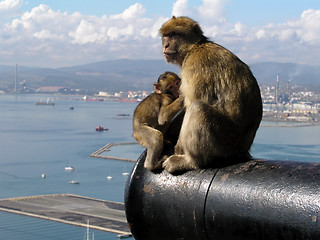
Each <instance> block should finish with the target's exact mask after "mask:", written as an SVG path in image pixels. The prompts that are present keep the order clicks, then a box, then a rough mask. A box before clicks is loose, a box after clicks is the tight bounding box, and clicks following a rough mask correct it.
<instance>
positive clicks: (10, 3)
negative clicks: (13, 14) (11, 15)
mask: <svg viewBox="0 0 320 240" xmlns="http://www.w3.org/2000/svg"><path fill="white" fill-rule="evenodd" d="M21 5H22V0H3V1H0V12H5V11H12V10H16V9H19V8H20V6H21Z"/></svg>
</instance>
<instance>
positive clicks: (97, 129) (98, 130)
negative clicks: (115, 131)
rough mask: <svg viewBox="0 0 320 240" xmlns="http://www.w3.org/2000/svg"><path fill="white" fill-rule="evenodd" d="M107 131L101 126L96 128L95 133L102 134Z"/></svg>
mask: <svg viewBox="0 0 320 240" xmlns="http://www.w3.org/2000/svg"><path fill="white" fill-rule="evenodd" d="M108 130H109V129H108V128H104V127H101V126H98V127H96V131H97V132H103V131H108Z"/></svg>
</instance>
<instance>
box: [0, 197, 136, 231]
mask: <svg viewBox="0 0 320 240" xmlns="http://www.w3.org/2000/svg"><path fill="white" fill-rule="evenodd" d="M0 211H6V212H10V213H16V214H22V215H26V216H30V217H37V218H42V219H46V220H51V221H56V222H61V223H67V224H71V225H76V226H81V227H87V221H88V220H89V221H90V228H92V229H97V230H101V231H106V232H111V233H115V234H119V236H122V235H123V236H125V235H130V234H131V233H130V231H129V228H128V224H127V219H126V216H125V211H124V204H123V203H118V202H111V201H106V200H100V199H95V198H89V197H83V196H78V195H73V194H53V195H40V196H31V197H18V198H9V199H0Z"/></svg>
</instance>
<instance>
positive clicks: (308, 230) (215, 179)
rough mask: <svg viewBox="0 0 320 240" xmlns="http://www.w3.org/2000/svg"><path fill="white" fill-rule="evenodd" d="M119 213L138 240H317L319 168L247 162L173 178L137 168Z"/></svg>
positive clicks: (319, 236) (140, 161)
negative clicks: (121, 213)
mask: <svg viewBox="0 0 320 240" xmlns="http://www.w3.org/2000/svg"><path fill="white" fill-rule="evenodd" d="M145 154H146V152H144V153H143V154H142V155H141V156H140V158H139V159H138V161H137V163H136V165H135V167H134V168H133V170H132V173H131V175H130V178H129V179H128V182H127V185H126V190H125V208H126V215H127V220H128V223H129V227H130V228H131V231H132V234H133V236H134V238H135V239H136V240H140V239H143V240H149V239H150V240H151V239H152V240H157V239H159V240H160V239H161V240H170V239H184V240H187V239H190V240H197V239H215V240H216V239H224V240H225V239H232V240H235V239H255V240H256V239H272V240H274V239H290V240H291V239H320V191H319V190H320V164H319V163H303V162H287V161H266V160H251V161H248V162H245V163H239V164H235V165H232V166H228V167H224V168H219V169H206V170H194V171H188V172H185V173H183V174H181V175H171V174H169V173H168V172H166V171H164V170H163V171H161V172H158V173H154V172H151V171H148V170H146V169H145V168H144V167H143V163H144V159H145Z"/></svg>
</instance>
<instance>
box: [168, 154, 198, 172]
mask: <svg viewBox="0 0 320 240" xmlns="http://www.w3.org/2000/svg"><path fill="white" fill-rule="evenodd" d="M162 166H163V168H164V169H165V170H166V171H167V172H169V173H174V172H179V171H187V170H193V169H196V168H197V167H196V166H194V164H190V163H189V162H187V161H186V158H185V155H172V156H170V157H169V158H168V159H167V160H165V161H164V163H163V164H162Z"/></svg>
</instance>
